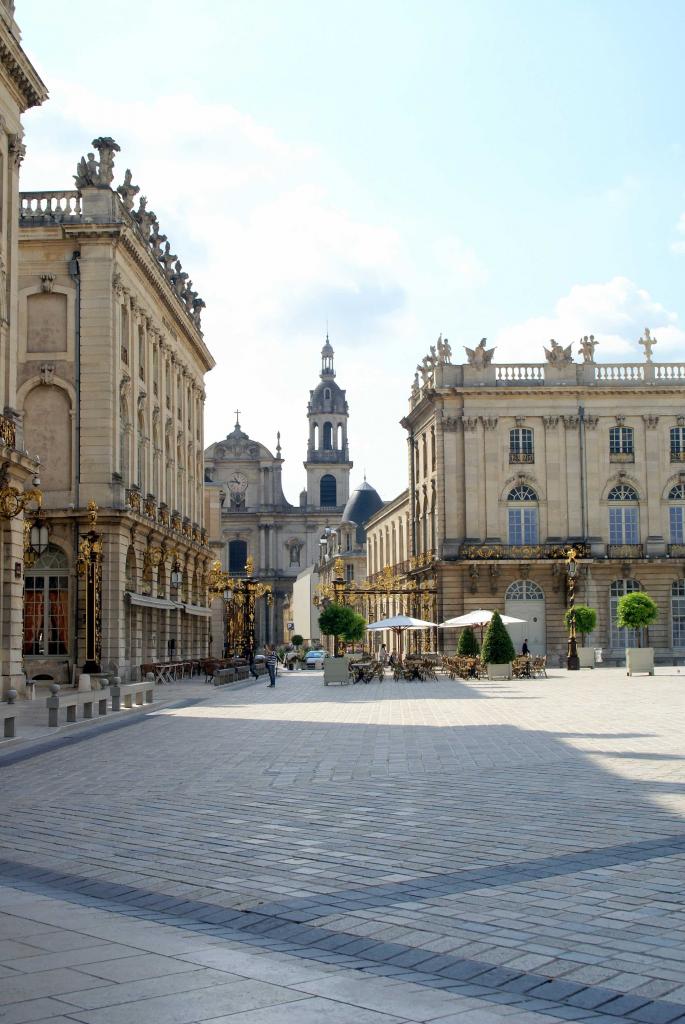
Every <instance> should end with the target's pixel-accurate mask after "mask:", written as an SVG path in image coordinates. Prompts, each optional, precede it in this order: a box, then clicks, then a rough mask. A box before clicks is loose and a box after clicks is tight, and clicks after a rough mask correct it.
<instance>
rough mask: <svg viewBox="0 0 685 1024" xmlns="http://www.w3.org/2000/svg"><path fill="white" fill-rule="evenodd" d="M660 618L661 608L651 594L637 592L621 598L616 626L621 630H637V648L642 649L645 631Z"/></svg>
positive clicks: (617, 610)
mask: <svg viewBox="0 0 685 1024" xmlns="http://www.w3.org/2000/svg"><path fill="white" fill-rule="evenodd" d="M658 618H659V606H658V605H657V603H656V601H655V600H654V598H652V597H650V596H649V594H643V593H642V591H640V590H636V591H634V592H633V593H632V594H624V596H623V597H621V598H619V602H618V606H617V609H616V624H617V626H618V627H619V628H620V629H634V630H637V646H638V647H642V640H643V637H644V630H645V629H646V628H647V626H651V625H652V623H653V622H656V620H657V619H658Z"/></svg>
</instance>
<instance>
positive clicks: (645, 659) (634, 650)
mask: <svg viewBox="0 0 685 1024" xmlns="http://www.w3.org/2000/svg"><path fill="white" fill-rule="evenodd" d="M636 672H644V673H645V674H646V675H650V676H653V675H654V648H653V647H626V675H629V676H632V675H635V673H636Z"/></svg>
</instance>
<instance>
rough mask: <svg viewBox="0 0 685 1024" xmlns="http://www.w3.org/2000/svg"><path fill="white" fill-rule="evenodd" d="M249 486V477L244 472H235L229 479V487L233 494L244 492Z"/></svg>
mask: <svg viewBox="0 0 685 1024" xmlns="http://www.w3.org/2000/svg"><path fill="white" fill-rule="evenodd" d="M246 488H247V477H246V476H245V475H244V473H234V474H233V476H232V477H231V479H230V480H229V481H228V489H229V491H231V493H232V494H242V493H243V491H244V490H245V489H246Z"/></svg>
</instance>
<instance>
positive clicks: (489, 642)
mask: <svg viewBox="0 0 685 1024" xmlns="http://www.w3.org/2000/svg"><path fill="white" fill-rule="evenodd" d="M480 657H481V661H482V662H483V664H484V665H487V666H488V676H489V678H490V679H510V678H511V663H512V661H513V660H514V658H515V657H516V651H515V650H514V645H513V643H512V642H511V637H510V636H509V632H508V630H507V627H506V626H505V625H504V623H503V622H502V618H501V616H500V613H499V612H493V614H492V618H491V619H490V623H489V625H488V628H487V629H486V630H485V636H484V637H483V646H482V647H481V651H480Z"/></svg>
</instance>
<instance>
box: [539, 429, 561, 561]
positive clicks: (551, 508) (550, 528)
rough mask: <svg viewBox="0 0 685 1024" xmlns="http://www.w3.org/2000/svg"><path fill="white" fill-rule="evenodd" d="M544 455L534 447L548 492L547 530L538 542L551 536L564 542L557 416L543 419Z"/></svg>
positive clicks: (559, 436) (541, 534) (559, 430)
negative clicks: (540, 463)
mask: <svg viewBox="0 0 685 1024" xmlns="http://www.w3.org/2000/svg"><path fill="white" fill-rule="evenodd" d="M542 423H543V426H544V451H540V448H539V447H538V446H537V445H536V452H535V458H536V460H537V459H540V461H541V462H542V474H541V475H542V478H543V479H544V480H545V486H546V491H547V524H546V526H547V529H546V533H545V534H544V535H543V533H542V523H540V541H541V542H543V541H545V540H546V539H547V538H548V537H549V536H550V535H551V536H553V537H560V538H562V539H563V540H565V539H566V537H568V515H567V507H566V472H565V466H566V457H565V456H566V449H565V446H563V445H562V444H561V423H560V417H559V416H557V415H552V416H543V417H542Z"/></svg>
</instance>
